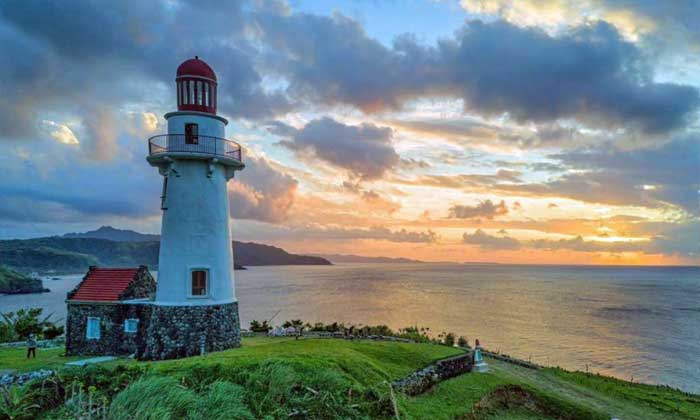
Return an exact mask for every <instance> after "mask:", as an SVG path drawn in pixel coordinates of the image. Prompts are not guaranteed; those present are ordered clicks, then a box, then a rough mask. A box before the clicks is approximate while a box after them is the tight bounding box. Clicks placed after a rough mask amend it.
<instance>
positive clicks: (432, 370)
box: [392, 351, 474, 396]
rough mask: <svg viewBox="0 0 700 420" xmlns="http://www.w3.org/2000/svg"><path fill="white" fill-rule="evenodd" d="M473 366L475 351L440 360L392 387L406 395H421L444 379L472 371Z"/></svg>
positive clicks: (393, 384)
mask: <svg viewBox="0 0 700 420" xmlns="http://www.w3.org/2000/svg"><path fill="white" fill-rule="evenodd" d="M473 367H474V353H473V352H471V351H470V352H468V353H465V354H460V355H458V356H454V357H450V358H447V359H442V360H439V361H437V362H436V363H435V364H432V365H430V366H428V367H426V368H423V369H421V370H418V371H416V372H413V373H412V374H410V375H408V376H406V377H405V378H402V379H399V380H398V381H395V382H394V383H392V387H393V388H394V389H395V390H397V391H400V392H403V393H404V394H406V395H410V396H414V395H419V394H422V393H424V392H425V391H427V390H429V389H430V388H432V387H433V386H435V385H436V384H438V383H440V382H442V381H444V380H447V379H450V378H454V377H455V376H458V375H461V374H463V373H468V372H471V370H472V368H473Z"/></svg>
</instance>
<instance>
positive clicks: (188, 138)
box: [185, 123, 199, 144]
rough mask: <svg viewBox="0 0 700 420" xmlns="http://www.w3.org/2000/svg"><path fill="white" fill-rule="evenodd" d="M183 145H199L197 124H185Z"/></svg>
mask: <svg viewBox="0 0 700 420" xmlns="http://www.w3.org/2000/svg"><path fill="white" fill-rule="evenodd" d="M185 144H199V126H198V125H197V124H195V123H187V124H185Z"/></svg>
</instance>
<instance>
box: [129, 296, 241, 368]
mask: <svg viewBox="0 0 700 420" xmlns="http://www.w3.org/2000/svg"><path fill="white" fill-rule="evenodd" d="M151 309H152V313H151V317H150V321H149V326H148V331H147V332H146V345H145V348H144V349H143V351H139V353H138V354H137V357H138V358H139V359H145V360H164V359H176V358H180V357H188V356H195V355H199V354H201V352H202V350H204V352H206V353H209V352H213V351H219V350H226V349H230V348H233V347H239V346H240V345H241V327H240V319H239V317H238V303H237V302H234V303H229V304H224V305H202V306H160V305H153V306H151Z"/></svg>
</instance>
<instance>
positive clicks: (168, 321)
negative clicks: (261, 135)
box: [144, 57, 244, 359]
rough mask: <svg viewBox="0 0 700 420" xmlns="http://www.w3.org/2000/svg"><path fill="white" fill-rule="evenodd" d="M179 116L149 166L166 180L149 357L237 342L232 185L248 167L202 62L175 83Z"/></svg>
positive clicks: (187, 65)
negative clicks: (230, 136)
mask: <svg viewBox="0 0 700 420" xmlns="http://www.w3.org/2000/svg"><path fill="white" fill-rule="evenodd" d="M175 82H176V96H177V111H174V112H169V113H167V114H165V119H166V120H167V123H168V124H167V125H168V131H167V134H162V135H158V136H154V137H151V138H150V139H149V141H148V148H149V150H148V157H147V160H148V163H150V164H151V166H154V167H156V168H158V172H159V173H160V175H162V176H163V187H162V194H161V209H162V212H163V219H162V227H161V241H160V255H159V260H158V281H157V285H156V294H155V299H154V301H153V302H152V304H151V305H152V306H151V307H152V312H151V315H150V318H151V319H150V321H149V323H148V334H147V337H146V340H147V342H146V346H145V348H146V353H147V354H146V355H145V356H144V357H145V358H150V359H166V358H174V357H183V356H190V355H193V354H200V353H202V352H209V351H216V350H222V349H226V348H231V347H237V346H239V345H240V321H239V317H238V302H237V300H236V291H235V287H234V273H233V251H232V248H231V232H230V227H229V198H228V191H227V187H226V185H227V182H228V181H229V180H230V179H231V178H233V176H234V174H235V172H236V171H238V170H241V169H243V168H244V164H243V162H242V159H241V147H240V145H239V144H237V143H236V142H234V141H231V140H228V139H226V138H225V137H226V136H225V127H226V125H227V124H228V121H227V120H226V119H225V118H223V117H221V116H219V115H217V113H216V110H217V100H218V94H217V87H218V82H217V78H216V73H214V70H213V69H212V68H211V67H210V66H209V65H208V64H207V63H206V62H204V61H203V60H201V59H200V58H199V57H194V58H192V59H189V60H186V61H184V62H183V63H182V64H180V66H179V67H178V68H177V74H176V78H175Z"/></svg>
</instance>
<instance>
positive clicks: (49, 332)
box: [41, 323, 65, 340]
mask: <svg viewBox="0 0 700 420" xmlns="http://www.w3.org/2000/svg"><path fill="white" fill-rule="evenodd" d="M64 332H65V329H64V328H63V326H62V325H60V326H57V325H55V324H53V323H51V324H50V325H47V326H45V327H44V329H43V331H42V332H41V333H42V335H43V336H44V338H46V339H47V340H53V339H54V338H56V337H58V336H61V335H63V333H64Z"/></svg>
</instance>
